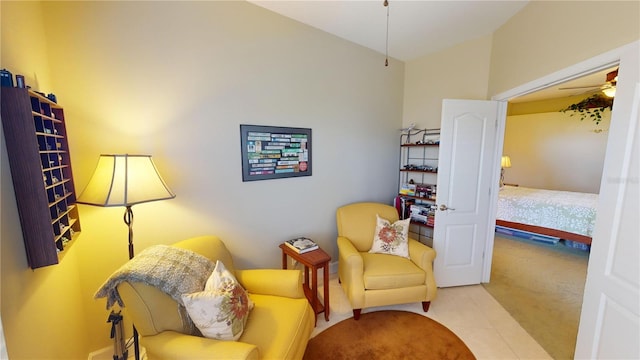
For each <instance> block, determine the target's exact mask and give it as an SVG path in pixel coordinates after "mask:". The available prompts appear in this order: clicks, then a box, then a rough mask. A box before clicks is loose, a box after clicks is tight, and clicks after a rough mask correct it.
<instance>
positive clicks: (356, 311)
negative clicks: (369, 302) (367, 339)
mask: <svg viewBox="0 0 640 360" xmlns="http://www.w3.org/2000/svg"><path fill="white" fill-rule="evenodd" d="M361 311H362V309H353V319H354V320H359V319H360V312H361Z"/></svg>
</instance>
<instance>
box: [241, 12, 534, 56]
mask: <svg viewBox="0 0 640 360" xmlns="http://www.w3.org/2000/svg"><path fill="white" fill-rule="evenodd" d="M388 1H389V56H390V57H392V58H396V59H399V60H402V61H409V60H413V59H416V58H418V57H421V56H423V55H426V54H430V53H435V52H438V51H440V50H443V49H446V48H448V47H451V46H453V45H456V44H460V43H463V42H465V41H468V40H471V39H476V38H479V37H482V36H486V35H489V34H491V33H493V32H494V31H495V30H496V29H498V28H499V27H500V26H502V25H503V24H504V23H505V22H507V20H509V18H511V17H512V16H513V15H515V14H516V13H517V12H518V11H520V10H521V9H522V8H523V7H524V6H525V5H527V3H528V0H510V1H505V0H502V1H486V0H473V1H431V0H429V1H427V0H413V1H411V0H409V1H407V0H388ZM249 2H250V3H253V4H255V5H258V6H261V7H263V8H266V9H269V10H271V11H273V12H276V13H278V14H280V15H284V16H286V17H289V18H291V19H294V20H297V21H299V22H301V23H304V24H307V25H310V26H313V27H315V28H318V29H320V30H323V31H326V32H328V33H331V34H333V35H336V36H338V37H341V38H343V39H346V40H349V41H351V42H354V43H356V44H360V45H362V46H365V47H367V48H370V49H372V50H375V51H377V52H379V53H382V54H385V53H386V31H387V8H386V7H385V6H384V5H383V0H342V1H331V0H298V1H295V0H294V1H283V0H249Z"/></svg>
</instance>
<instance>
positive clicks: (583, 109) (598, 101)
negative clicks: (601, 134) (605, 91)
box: [561, 93, 613, 124]
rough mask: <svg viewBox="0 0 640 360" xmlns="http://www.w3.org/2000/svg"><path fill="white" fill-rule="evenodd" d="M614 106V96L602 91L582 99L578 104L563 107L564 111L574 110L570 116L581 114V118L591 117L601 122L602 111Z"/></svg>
mask: <svg viewBox="0 0 640 360" xmlns="http://www.w3.org/2000/svg"><path fill="white" fill-rule="evenodd" d="M612 107H613V98H610V97H606V96H604V95H602V94H600V93H597V94H593V95H591V96H589V97H588V98H586V99H584V100H582V101H580V102H579V103H577V104H573V105H569V106H568V107H567V108H565V109H562V110H561V111H562V112H567V111H570V110H571V111H574V112H573V113H571V115H569V116H573V115H575V114H580V120H584V119H586V118H590V119H591V120H593V121H595V122H596V124H600V121H602V113H603V112H604V110H605V109H606V108H609V110H611V108H612Z"/></svg>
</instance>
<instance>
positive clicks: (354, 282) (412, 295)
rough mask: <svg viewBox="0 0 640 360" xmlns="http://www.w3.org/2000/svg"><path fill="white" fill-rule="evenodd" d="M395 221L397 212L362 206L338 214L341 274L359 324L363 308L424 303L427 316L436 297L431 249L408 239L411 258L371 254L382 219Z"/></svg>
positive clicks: (369, 204)
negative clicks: (379, 219) (378, 222)
mask: <svg viewBox="0 0 640 360" xmlns="http://www.w3.org/2000/svg"><path fill="white" fill-rule="evenodd" d="M376 215H379V216H380V217H381V218H384V219H386V220H388V221H389V222H391V223H394V222H396V221H397V220H398V212H397V210H396V208H394V207H393V206H390V205H386V204H380V203H372V202H362V203H354V204H349V205H345V206H342V207H340V208H338V210H337V211H336V221H337V226H338V239H337V242H338V276H339V280H340V284H341V285H342V289H343V290H344V292H345V293H346V295H347V297H348V298H349V302H350V303H351V306H352V308H353V317H354V318H355V319H356V320H358V318H359V317H360V312H361V311H362V309H363V308H368V307H375V306H384V305H395V304H404V303H412V302H421V303H422V308H423V310H424V311H425V312H426V311H428V310H429V305H430V304H431V300H433V299H435V297H436V293H437V287H436V281H435V278H434V275H433V260H434V259H435V257H436V252H435V250H433V249H432V248H430V247H428V246H426V245H424V244H422V243H420V242H418V241H416V240H414V239H411V238H409V240H408V242H409V243H408V247H409V258H408V259H407V258H405V257H400V256H395V255H388V254H379V253H369V250H370V249H371V247H372V245H373V239H374V234H375V232H376V224H377V218H376Z"/></svg>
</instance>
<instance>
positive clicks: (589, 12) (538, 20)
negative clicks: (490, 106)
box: [489, 0, 640, 97]
mask: <svg viewBox="0 0 640 360" xmlns="http://www.w3.org/2000/svg"><path fill="white" fill-rule="evenodd" d="M639 17H640V2H638V1H538V0H534V1H530V2H529V4H527V6H525V7H524V8H523V9H522V10H521V11H520V12H518V13H517V14H515V15H514V16H513V17H512V18H511V19H509V21H507V22H506V23H505V24H504V25H503V26H502V27H500V28H499V29H498V30H497V31H496V32H494V34H493V47H492V49H491V74H490V79H489V96H490V97H491V96H493V95H496V94H500V93H502V92H505V91H508V90H511V89H513V88H515V87H517V86H520V85H523V84H526V83H528V82H530V81H533V80H536V79H539V78H542V77H543V76H546V75H549V74H551V73H554V72H556V71H559V70H561V69H564V68H566V67H568V66H571V65H573V64H576V63H578V62H580V61H584V60H586V59H589V58H592V57H594V56H596V55H599V54H602V53H604V52H606V51H608V50H611V49H615V48H618V47H620V46H622V45H625V44H629V43H631V42H633V41H635V40H637V39H638V38H640V19H639Z"/></svg>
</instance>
